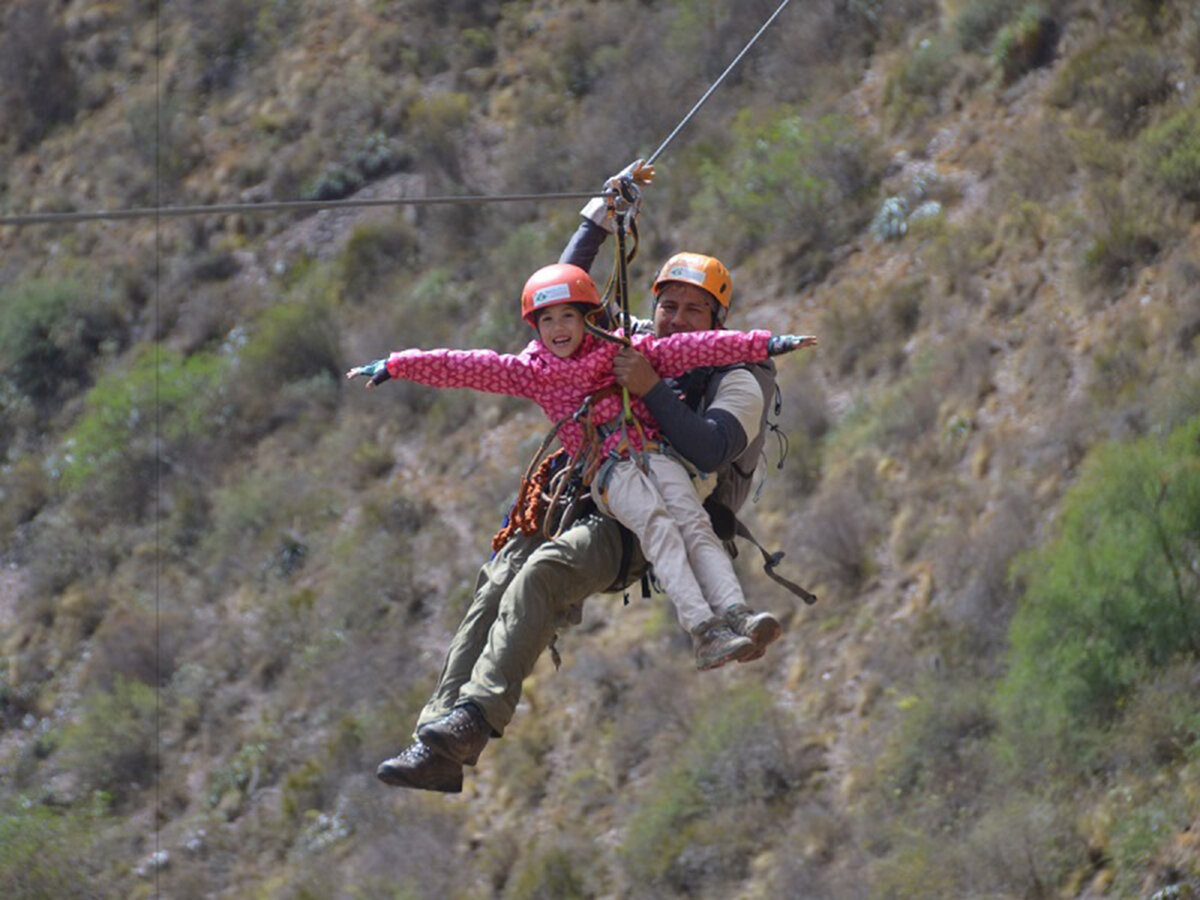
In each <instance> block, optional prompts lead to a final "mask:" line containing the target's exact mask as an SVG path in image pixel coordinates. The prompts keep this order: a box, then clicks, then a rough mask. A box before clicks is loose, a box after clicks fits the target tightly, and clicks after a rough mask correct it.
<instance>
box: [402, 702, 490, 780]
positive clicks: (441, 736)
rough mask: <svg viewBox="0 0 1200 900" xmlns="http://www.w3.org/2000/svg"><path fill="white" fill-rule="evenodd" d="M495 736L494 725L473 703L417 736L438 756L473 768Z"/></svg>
mask: <svg viewBox="0 0 1200 900" xmlns="http://www.w3.org/2000/svg"><path fill="white" fill-rule="evenodd" d="M491 736H492V726H491V725H489V724H488V723H487V720H486V719H485V718H484V717H483V713H481V712H480V711H479V707H478V706H476V705H475V704H474V703H464V704H463V705H462V706H456V707H455V708H454V709H452V710H450V712H448V713H447V714H446V715H444V716H442V717H441V718H440V719H435V720H434V721H432V722H430V723H429V724H427V725H422V726H421V727H420V728H418V729H417V737H419V738H420V739H421V740H422V741H424V742H425V743H426V744H428V745H429V747H430V749H432V750H433V751H434V752H435V753H440V754H441V755H442V756H444V757H446V758H447V759H452V760H454V762H456V763H458V764H459V765H465V766H473V765H475V763H476V762H478V761H479V751H481V750H482V749H483V746H484V744H486V743H487V742H488V738H489V737H491Z"/></svg>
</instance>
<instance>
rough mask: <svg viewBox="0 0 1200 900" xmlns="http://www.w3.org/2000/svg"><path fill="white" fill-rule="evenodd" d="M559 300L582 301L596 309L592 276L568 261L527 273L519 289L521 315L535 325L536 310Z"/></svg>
mask: <svg viewBox="0 0 1200 900" xmlns="http://www.w3.org/2000/svg"><path fill="white" fill-rule="evenodd" d="M560 303H582V304H584V305H585V306H594V307H596V308H597V309H599V308H600V306H601V303H600V292H599V291H598V290H596V283H595V282H594V281H592V276H591V275H589V274H588V273H587V272H585V271H583V269H581V268H579V266H572V265H570V264H569V263H555V264H554V265H552V266H543V267H542V268H540V269H538V270H537V271H536V272H534V273H533V274H532V275H530V276H529V280H528V281H526V282H525V288H524V290H522V291H521V318H522V319H524V320H525V321H526V322H528V323H529V325H530V327H532V328H536V327H537V326H536V324H535V323H534V315H535V314H536V313H537V311H538V310H540V309H545V308H546V307H548V306H558V305H559V304H560Z"/></svg>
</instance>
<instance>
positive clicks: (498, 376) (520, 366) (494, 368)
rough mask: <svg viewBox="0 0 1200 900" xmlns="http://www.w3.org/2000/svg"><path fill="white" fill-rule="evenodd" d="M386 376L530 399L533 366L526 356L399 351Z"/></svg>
mask: <svg viewBox="0 0 1200 900" xmlns="http://www.w3.org/2000/svg"><path fill="white" fill-rule="evenodd" d="M387 370H388V374H389V375H391V376H392V377H393V378H403V379H405V380H406V381H415V382H417V383H418V384H427V385H430V386H431V387H444V388H473V389H474V390H477V391H487V392H488V393H491V394H507V395H509V396H514V397H529V396H530V395H531V391H532V389H533V387H534V385H535V383H536V375H537V371H536V363H535V361H534V360H533V359H531V358H530V357H529V355H528V353H527V351H526V352H522V353H520V354H517V355H513V354H511V353H497V352H496V351H494V350H400V351H397V352H396V353H393V354H392V355H391V356H389V357H388V361H387Z"/></svg>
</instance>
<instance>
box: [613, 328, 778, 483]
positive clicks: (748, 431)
mask: <svg viewBox="0 0 1200 900" xmlns="http://www.w3.org/2000/svg"><path fill="white" fill-rule="evenodd" d="M613 372H614V374H615V375H616V378H617V382H618V383H619V384H621V385H622V386H624V387H627V388H629V391H630V393H633V394H635V395H637V396H640V397H641V398H642V402H643V403H645V404H646V408H647V409H649V410H650V413H651V414H652V415H653V416H654V418H655V419H656V420H657V421H658V425H659V428H661V429H662V433H663V435H665V436H666V438H667V440H668V441H670V442H671V446H672V447H674V448H675V450H676V451H678V452H679V454H680V455H682V456H683V457H684V458H685V459H687V461H688V462H690V463H691V464H692V465H694V466H695V467H696V468H697V469H699V470H700V471H701V472H715V471H716V470H717V469H719V468H721V467H722V466H724V465H726V464H728V463H730V462H732V461H733V460H735V459H737V458H738V457H739V456H740V455H741V454H742V452H743V451H744V450H745V449H746V447H747V446H748V445H749V443H750V441H752V440H754V438H756V437H757V436H758V432H759V429H760V428H761V423H762V411H763V408H764V405H765V402H766V401H765V400H764V398H763V396H762V391H761V390H760V388H759V386H758V381H757V380H756V379H755V378H754V376H753V375H751V374H750V373H749V372H746V371H739V370H734V371H732V372H729V373H727V374H726V375H725V377H724V378H723V379H722V380H721V384H720V387H719V388H718V390H717V395H716V397H715V398H714V399H713V402H712V404H710V406H709V407H708V409H707V410H705V412H704V415H700V414H699V413H697V412H696V411H695V410H693V409H691V408H690V407H689V406H688V405H687V404H686V403H684V402H683V401H682V400H681V399H679V397H678V396H677V395H676V394H675V392H674V391H673V390H672V389H671V387H670V385H668V384H667V383H666V382H664V381H662V380H661V379H660V378H659V377H658V373H657V372H655V371H654V367H653V366H651V365H650V363H649V361H648V360H647V359H646V358H645V357H644V356H642V355H641V354H640V353H638V352H637V351H636V350H633V349H632V348H624V349H622V350H621V351H620V352H619V353H618V354H617V355H616V357H615V358H614V360H613Z"/></svg>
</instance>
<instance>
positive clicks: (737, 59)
mask: <svg viewBox="0 0 1200 900" xmlns="http://www.w3.org/2000/svg"><path fill="white" fill-rule="evenodd" d="M790 2H791V0H783V2H782V3H780V4H779V7H778V8H777V9H776V10H775V12H773V13H771V17H770V18H769V19H767V21H765V22H764V23H763V26H762V28H760V29H758V31H757V32H755V34H754V37H752V38H750V43H748V44H747V45H746V46H745V47H743V48H742V52H741V53H739V54H738V55H737V56H735V57H734V58H733V62H731V63H730V64H729V65H728V66H726V67H725V71H724V72H722V73H721V74H720V76H719V77H718V78H717V80H716V81H714V82H713V83H712V85H711V86H710V87H709V89H708V90H707V91H705V92H704V96H703V97H701V98H700V99H699V100H697V101H696V105H695V106H693V107H692V108H691V110H690V111H689V112H688V114H687V115H686V116H684V117H683V119H682V121H680V123H679V124H678V125H676V126H675V130H674V131H672V132H671V133H670V134H668V135H667V139H666V140H665V141H663V142H662V143H661V144H659V145H658V149H657V150H655V151H654V152H653V153H651V154H650V158H649V159H647V160H646V165H651V164H652V163H653V162H654V161H655V160H656V159H658V157H659V155H660V154H661V153H662V152H663V151H664V150H666V149H667V145H668V144H670V143H671V141H673V140H674V139H675V135H677V134H679V132H680V131H682V130H683V126H684V125H686V124H687V123H688V122H689V121H691V118H692V116H694V115H695V114H696V111H697V110H699V109H700V107H701V106H703V105H704V104H705V102H706V101H707V100H708V98H709V96H710V95H711V94H712V92H713V91H715V90H716V89H717V87H718V86H719V85H720V84H721V82H722V81H724V80H725V76H726V75H728V74H729V73H730V72H732V71H733V69H734V67H735V66H736V65H737V64H738V63H739V62H741V61H742V57H743V56H745V55H746V52H747V51H748V50H749V49H750V48H751V47H753V46H754V43H755V41H757V40H758V39H759V38H760V37H761V36H762V33H763V32H764V31H766V30H767V28H768V27H770V25H771V23H772V22H774V21H775V17H776V16H778V15H779V14H780V13H781V12H783V8H784V7H785V6H787V5H788V4H789V3H790Z"/></svg>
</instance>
